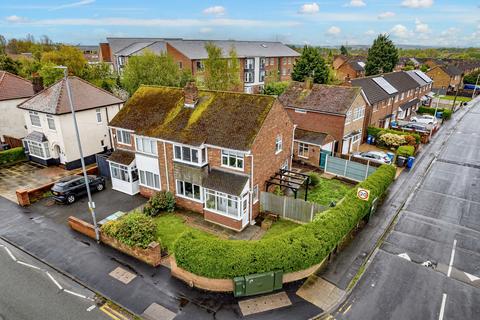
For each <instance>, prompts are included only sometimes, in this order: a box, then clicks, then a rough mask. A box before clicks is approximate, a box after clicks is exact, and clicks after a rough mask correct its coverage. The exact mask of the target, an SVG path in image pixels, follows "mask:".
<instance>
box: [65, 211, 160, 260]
mask: <svg viewBox="0 0 480 320" xmlns="http://www.w3.org/2000/svg"><path fill="white" fill-rule="evenodd" d="M68 225H69V226H70V228H72V229H73V230H75V231H77V232H79V233H82V234H84V235H86V236H87V237H89V238H92V239H95V230H94V227H93V225H91V224H90V223H88V222H85V221H83V220H81V219H78V218H76V217H73V216H70V217H68ZM100 242H102V243H104V244H106V245H108V246H110V247H112V248H114V249H116V250H118V251H120V252H123V253H125V254H127V255H129V256H132V257H134V258H136V259H138V260H140V261H143V262H145V263H146V264H149V265H151V266H153V267H157V266H159V265H160V262H161V259H162V250H161V246H160V244H159V243H157V242H152V243H150V244H149V245H148V248H146V249H143V248H139V247H131V246H127V245H125V244H123V243H121V242H120V241H118V240H117V239H114V238H112V237H109V236H107V235H106V234H104V233H103V232H101V231H100Z"/></svg>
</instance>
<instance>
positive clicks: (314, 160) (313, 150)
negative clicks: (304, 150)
mask: <svg viewBox="0 0 480 320" xmlns="http://www.w3.org/2000/svg"><path fill="white" fill-rule="evenodd" d="M298 145H299V142H298V141H295V142H294V146H293V160H295V161H300V162H303V163H308V164H311V165H312V166H318V165H319V164H320V147H319V146H315V145H313V144H309V145H308V157H307V158H304V157H299V156H298Z"/></svg>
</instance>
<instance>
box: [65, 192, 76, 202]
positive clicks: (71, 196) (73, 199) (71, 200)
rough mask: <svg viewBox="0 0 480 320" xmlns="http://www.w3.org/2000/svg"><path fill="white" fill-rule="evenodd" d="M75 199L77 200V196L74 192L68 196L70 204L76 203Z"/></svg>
mask: <svg viewBox="0 0 480 320" xmlns="http://www.w3.org/2000/svg"><path fill="white" fill-rule="evenodd" d="M75 200H76V199H75V196H74V195H73V194H71V195H69V196H68V197H67V202H68V204H72V203H74V202H75Z"/></svg>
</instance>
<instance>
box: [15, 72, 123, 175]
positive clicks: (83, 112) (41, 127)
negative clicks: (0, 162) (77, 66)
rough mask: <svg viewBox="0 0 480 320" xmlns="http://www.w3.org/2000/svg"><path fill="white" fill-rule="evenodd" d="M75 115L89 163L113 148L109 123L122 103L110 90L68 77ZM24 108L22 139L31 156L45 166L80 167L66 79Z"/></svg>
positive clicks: (39, 94)
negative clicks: (97, 155)
mask: <svg viewBox="0 0 480 320" xmlns="http://www.w3.org/2000/svg"><path fill="white" fill-rule="evenodd" d="M68 83H69V84H70V88H71V95H72V100H73V105H74V108H75V115H76V119H77V123H78V129H79V133H80V137H81V141H82V149H83V155H84V157H85V162H86V163H87V164H90V163H94V162H95V155H96V154H97V153H102V152H105V151H107V150H110V149H112V146H113V144H112V138H111V136H110V131H109V129H108V122H109V121H110V120H111V119H113V117H115V115H116V114H117V113H118V112H119V111H120V109H121V108H122V106H123V101H122V100H120V99H119V98H117V97H115V96H114V95H112V94H111V93H110V92H108V91H105V90H103V89H101V88H98V87H96V86H94V85H92V84H91V83H89V82H87V81H85V80H82V79H80V78H77V77H73V76H71V77H68ZM18 108H20V109H21V110H22V111H23V116H24V123H26V126H27V135H26V136H25V138H24V139H23V144H24V147H25V150H26V151H27V152H28V156H29V159H30V160H31V161H35V162H38V163H41V164H43V165H52V164H61V165H63V166H64V167H65V168H66V169H68V170H70V169H74V168H78V167H80V165H81V164H80V152H79V150H78V146H77V142H76V141H77V140H76V134H75V128H74V125H73V117H72V114H71V112H70V104H69V102H68V95H67V88H66V81H65V79H62V80H60V81H58V82H56V83H55V84H53V85H52V86H51V87H48V88H47V89H45V90H43V91H41V92H39V93H38V94H36V95H34V96H33V97H31V98H30V99H28V100H26V101H25V102H23V103H21V104H19V105H18Z"/></svg>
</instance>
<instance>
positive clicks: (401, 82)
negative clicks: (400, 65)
mask: <svg viewBox="0 0 480 320" xmlns="http://www.w3.org/2000/svg"><path fill="white" fill-rule="evenodd" d="M383 78H384V79H385V80H387V81H388V82H389V83H390V84H391V85H392V86H394V87H395V89H397V90H398V91H399V92H405V91H408V90H411V89H415V88H417V87H418V83H417V82H416V81H415V80H414V79H412V77H410V76H409V75H408V74H407V73H406V72H405V71H399V72H391V73H386V74H384V75H383Z"/></svg>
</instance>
